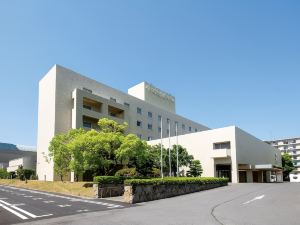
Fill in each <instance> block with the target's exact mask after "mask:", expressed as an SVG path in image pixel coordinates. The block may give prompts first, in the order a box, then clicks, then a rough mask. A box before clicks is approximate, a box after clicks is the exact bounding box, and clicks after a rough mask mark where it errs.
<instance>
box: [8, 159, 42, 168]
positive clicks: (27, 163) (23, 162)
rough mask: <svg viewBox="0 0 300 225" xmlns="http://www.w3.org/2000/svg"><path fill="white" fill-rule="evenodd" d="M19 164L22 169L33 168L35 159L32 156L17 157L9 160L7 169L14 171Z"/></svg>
mask: <svg viewBox="0 0 300 225" xmlns="http://www.w3.org/2000/svg"><path fill="white" fill-rule="evenodd" d="M19 166H23V169H32V170H35V167H36V160H35V159H34V158H32V157H23V158H19V159H13V160H10V161H9V165H8V167H7V171H8V172H15V171H17V169H18V168H19Z"/></svg>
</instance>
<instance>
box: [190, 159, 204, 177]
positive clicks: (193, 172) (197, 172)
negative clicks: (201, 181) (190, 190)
mask: <svg viewBox="0 0 300 225" xmlns="http://www.w3.org/2000/svg"><path fill="white" fill-rule="evenodd" d="M202 172H203V169H202V166H201V163H200V160H193V161H192V163H191V165H190V170H189V171H187V176H188V177H200V176H201V174H202Z"/></svg>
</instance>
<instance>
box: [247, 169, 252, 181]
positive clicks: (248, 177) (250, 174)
mask: <svg viewBox="0 0 300 225" xmlns="http://www.w3.org/2000/svg"><path fill="white" fill-rule="evenodd" d="M247 183H253V174H252V170H247Z"/></svg>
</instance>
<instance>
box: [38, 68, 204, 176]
mask: <svg viewBox="0 0 300 225" xmlns="http://www.w3.org/2000/svg"><path fill="white" fill-rule="evenodd" d="M175 108H176V104H175V98H174V97H173V96H172V95H170V94H168V93H166V92H164V91H161V90H160V89H158V88H156V87H154V86H153V85H151V84H149V83H146V82H143V83H140V84H138V85H136V86H134V87H132V88H130V89H129V90H128V94H127V93H123V92H121V91H118V90H116V89H114V88H111V87H108V86H106V85H104V84H102V83H99V82H97V81H95V80H92V79H89V78H87V77H84V76H82V75H80V74H78V73H76V72H73V71H71V70H69V69H66V68H64V67H61V66H58V65H55V66H54V67H53V68H52V69H51V70H50V71H49V72H48V73H47V74H46V75H45V76H44V77H43V78H42V80H41V81H40V83H39V109H38V140H37V175H38V177H39V179H40V180H48V181H53V180H58V179H59V177H57V176H55V174H54V170H53V161H51V159H49V158H48V147H49V142H50V141H51V139H52V138H53V137H54V135H55V134H58V133H64V132H67V131H69V130H70V129H72V128H73V129H75V128H86V129H92V128H95V129H97V122H98V120H99V119H101V118H109V119H113V120H115V121H117V122H119V123H123V122H126V123H128V125H129V126H128V129H127V131H128V132H129V133H133V134H136V135H137V136H138V137H140V138H141V139H144V140H154V139H159V138H160V136H161V131H162V134H163V137H168V136H169V135H170V136H174V135H175V126H176V125H177V127H178V133H179V134H188V133H194V132H199V131H204V130H208V129H209V128H208V127H206V126H204V125H201V124H199V123H196V122H193V121H191V120H189V119H186V118H184V117H182V116H179V115H177V114H176V111H175ZM161 119H162V123H163V126H161Z"/></svg>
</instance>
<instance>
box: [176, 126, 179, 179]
mask: <svg viewBox="0 0 300 225" xmlns="http://www.w3.org/2000/svg"><path fill="white" fill-rule="evenodd" d="M176 163H177V168H176V169H177V170H176V176H177V177H179V160H178V122H176Z"/></svg>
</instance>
